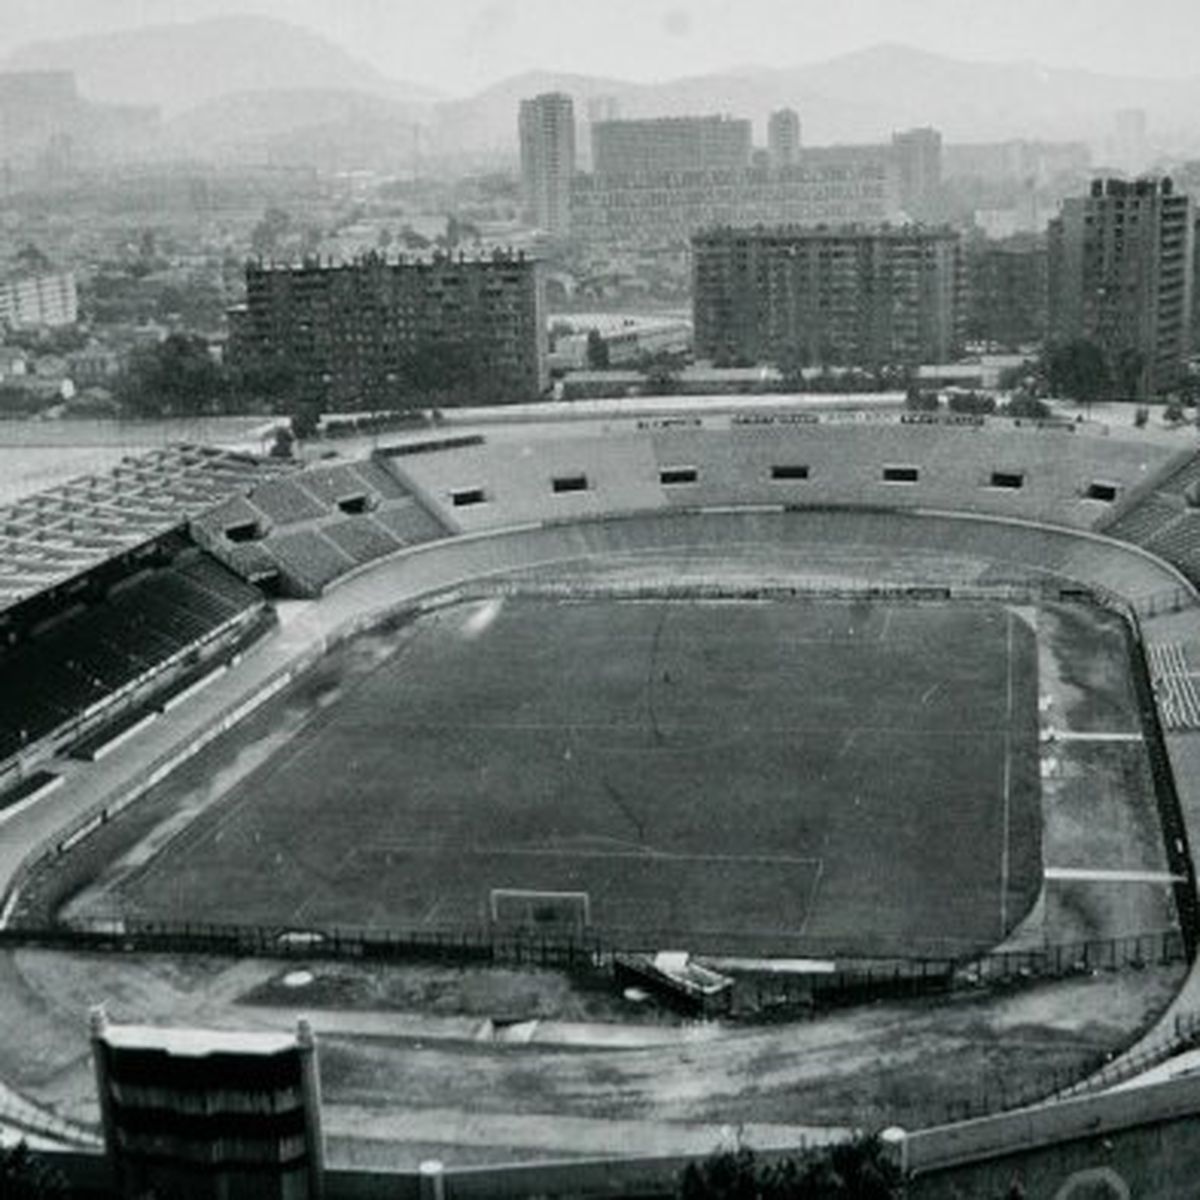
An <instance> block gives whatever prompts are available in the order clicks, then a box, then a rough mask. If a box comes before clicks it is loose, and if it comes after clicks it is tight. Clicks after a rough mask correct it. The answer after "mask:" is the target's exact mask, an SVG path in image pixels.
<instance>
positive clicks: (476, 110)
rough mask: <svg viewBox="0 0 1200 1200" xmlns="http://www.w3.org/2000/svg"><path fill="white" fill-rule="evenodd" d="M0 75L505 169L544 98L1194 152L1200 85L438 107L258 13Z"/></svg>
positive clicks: (860, 89) (1063, 84)
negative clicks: (359, 131) (1110, 137)
mask: <svg viewBox="0 0 1200 1200" xmlns="http://www.w3.org/2000/svg"><path fill="white" fill-rule="evenodd" d="M0 68H4V69H10V70H12V69H37V68H66V69H70V70H73V71H74V72H75V73H76V76H77V79H78V82H79V88H80V91H81V93H82V94H83V95H84V96H86V97H88V98H89V99H93V100H99V101H109V102H112V101H117V102H134V103H148V104H156V105H158V106H160V107H161V109H162V110H163V112H164V114H165V116H166V117H167V118H168V131H169V132H170V131H171V130H172V129H173V131H174V133H175V135H176V136H177V137H179V138H182V139H185V140H193V141H194V143H195V144H196V146H198V147H200V148H206V147H216V146H222V147H228V146H230V145H232V144H233V143H236V142H238V141H239V139H240V140H241V141H242V142H249V143H255V144H258V143H261V142H262V141H263V140H264V139H274V138H292V139H295V138H297V137H299V136H301V135H303V134H304V132H305V131H306V130H309V129H320V130H324V131H326V133H327V135H328V136H329V137H330V138H335V137H337V136H339V135H338V134H337V133H336V132H335V131H338V130H346V129H348V128H350V127H352V126H353V125H354V124H355V123H356V122H365V125H366V126H369V129H370V130H372V131H374V132H373V133H371V134H370V136H372V137H376V136H377V137H385V136H386V129H387V126H388V124H389V122H396V123H397V125H398V126H402V125H404V124H406V123H411V122H414V121H420V123H422V124H423V125H425V126H427V127H428V129H429V138H428V143H427V145H428V148H429V149H430V150H432V151H433V152H434V153H439V152H440V153H457V154H491V155H507V156H511V155H512V154H513V153H515V150H516V108H517V103H518V101H519V100H520V99H521V98H522V97H524V96H530V95H534V94H536V93H538V92H542V91H555V90H557V91H565V92H567V93H568V94H570V95H572V96H574V97H575V98H576V100H577V101H578V116H579V117H580V118H581V119H582V118H583V117H584V115H585V112H586V100H587V99H588V98H589V97H592V96H600V95H606V96H613V97H615V98H616V99H617V102H618V104H619V106H620V111H621V113H622V115H624V116H631V117H632V116H660V115H661V116H665V115H674V114H682V113H712V112H728V113H733V114H736V115H739V116H746V117H750V118H752V119H753V120H754V121H755V122H756V123H757V126H758V132H759V137H760V138H761V136H762V129H763V123H764V122H765V119H766V116H767V114H768V113H769V112H770V111H771V110H772V109H775V108H780V107H783V106H790V107H793V108H795V109H797V111H798V112H799V113H800V118H801V122H802V126H803V138H804V141H805V142H807V143H808V144H821V143H826V142H834V141H867V140H880V139H883V138H886V137H887V136H888V135H889V134H890V133H891V131H892V130H894V129H900V128H906V127H909V126H913V125H925V124H929V125H934V126H936V127H937V128H939V129H940V130H941V131H942V133H943V135H944V136H945V137H946V138H947V140H949V141H958V142H962V141H990V140H1002V139H1008V138H1016V137H1028V138H1064V139H1091V140H1096V139H1099V138H1102V137H1103V136H1105V135H1106V134H1107V133H1108V132H1109V131H1110V130H1111V128H1112V119H1113V114H1114V113H1115V111H1116V110H1117V109H1120V108H1127V107H1137V108H1144V109H1145V110H1146V111H1147V113H1148V115H1149V117H1150V123H1151V129H1152V131H1153V133H1154V135H1155V136H1156V137H1161V138H1162V139H1164V140H1167V141H1171V140H1174V141H1176V142H1177V143H1180V144H1190V143H1191V140H1192V139H1193V138H1194V137H1195V135H1194V132H1193V131H1192V129H1191V128H1190V126H1189V122H1190V121H1191V119H1192V114H1193V113H1195V111H1197V109H1198V108H1200V76H1197V77H1192V78H1187V79H1178V80H1161V79H1157V80H1147V79H1135V78H1123V77H1118V76H1107V75H1099V74H1095V73H1091V72H1087V71H1081V70H1075V69H1069V68H1049V67H1042V66H1039V65H1037V64H1036V63H1031V62H1009V63H990V62H968V61H964V60H960V59H954V58H947V57H945V56H942V55H937V54H932V53H928V52H926V51H921V50H916V49H913V48H912V47H908V46H903V45H894V44H885V45H877V46H872V47H868V48H866V49H863V50H859V51H855V52H853V53H849V54H844V55H840V56H838V57H836V58H831V59H828V60H825V61H822V62H816V63H809V64H806V65H802V66H797V67H789V68H766V67H753V66H749V67H738V68H735V69H731V70H728V71H722V72H718V73H713V74H708V75H701V76H694V77H685V78H678V79H671V80H667V81H663V82H659V83H650V84H643V83H632V82H629V81H624V80H619V79H611V78H608V79H606V78H600V77H593V76H586V75H572V74H566V73H560V72H554V71H534V72H527V73H525V74H521V75H515V76H512V77H510V78H507V79H504V80H501V81H500V82H498V83H496V84H494V85H493V86H491V87H488V88H486V89H484V90H483V91H481V92H479V93H478V94H476V95H474V96H470V97H464V98H448V97H445V96H442V95H439V94H438V93H436V92H434V91H432V90H430V89H428V88H424V87H420V86H419V85H415V84H411V83H405V82H402V81H399V80H395V79H392V78H390V77H389V76H388V75H386V74H385V73H384V72H382V71H380V70H379V69H377V68H376V67H374V66H372V65H371V64H369V63H367V62H365V61H363V60H361V59H359V58H356V57H354V56H353V55H351V54H348V53H347V52H346V51H345V50H344V49H342V48H341V47H340V46H338V45H337V44H335V43H334V42H332V41H330V40H329V39H327V38H325V37H323V36H320V35H318V34H316V33H313V32H311V31H310V30H307V29H304V28H301V27H299V26H296V25H292V24H289V23H287V22H283V21H278V20H273V19H270V18H266V17H258V16H231V17H218V18H212V19H209V20H202V21H195V22H189V23H184V24H177V25H155V26H147V27H144V28H140V29H132V30H127V31H123V32H119V33H109V34H98V35H89V36H86V37H74V38H66V39H61V40H56V41H42V42H35V43H30V44H28V45H25V46H22V47H20V48H18V49H17V50H15V51H14V52H13V53H12V54H11V55H9V57H8V58H7V59H6V60H4V61H3V62H0ZM368 132H369V131H368V130H367V129H364V130H363V144H364V145H366V144H367V140H368V139H367V133H368ZM402 136H403V135H402Z"/></svg>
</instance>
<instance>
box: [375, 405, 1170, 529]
mask: <svg viewBox="0 0 1200 1200" xmlns="http://www.w3.org/2000/svg"><path fill="white" fill-rule="evenodd" d="M1171 458H1172V452H1171V451H1170V449H1169V448H1164V447H1162V446H1159V445H1156V444H1153V443H1150V442H1148V441H1146V442H1143V441H1136V440H1130V439H1122V438H1106V437H1099V436H1096V435H1094V434H1089V433H1075V432H1072V431H1070V430H1069V429H1064V430H1040V431H1023V432H1014V431H1012V430H1009V429H993V428H991V427H990V426H982V427H976V426H969V427H959V426H951V427H946V426H940V425H939V426H925V425H905V424H897V423H890V422H862V423H854V422H829V423H807V424H787V425H779V424H774V425H769V426H757V425H752V424H747V425H737V426H734V427H732V428H721V427H716V426H714V427H712V428H708V427H703V426H701V427H696V425H694V424H693V425H690V426H680V427H669V428H657V427H656V428H653V429H648V430H636V431H635V430H632V429H627V430H625V431H622V432H613V431H605V432H604V433H602V434H597V433H596V432H595V431H594V430H592V431H590V432H588V431H583V432H579V431H574V430H566V431H564V433H562V434H559V433H557V432H556V433H555V434H554V435H553V436H547V435H546V434H545V433H544V432H543V433H540V434H532V435H531V436H529V437H528V438H518V437H505V438H503V439H499V438H497V439H493V440H491V441H489V442H488V443H486V444H482V445H474V446H468V447H462V448H451V449H448V450H445V451H443V452H441V453H439V454H428V455H412V456H406V457H404V458H400V459H396V460H394V461H393V463H392V466H393V469H395V470H396V471H397V472H398V473H399V474H400V475H401V477H402V478H404V480H405V481H406V482H407V483H408V484H409V485H410V487H412V489H413V490H414V491H416V492H417V493H418V494H420V495H421V496H422V497H423V498H424V499H426V500H427V501H428V502H429V503H430V504H431V505H433V506H434V507H435V508H436V510H437V515H438V516H439V517H440V518H441V519H442V520H443V521H444V522H445V523H447V524H448V525H450V526H451V527H453V528H456V529H462V530H482V529H495V528H502V527H505V526H509V525H519V524H524V523H530V522H540V521H546V520H554V519H559V518H561V519H578V518H581V517H595V516H603V515H610V514H620V513H629V512H645V511H650V510H654V509H662V508H665V507H681V508H696V507H723V506H726V505H779V504H785V505H790V504H796V505H826V504H837V505H856V506H863V505H866V506H879V507H888V508H913V507H925V508H944V509H946V510H950V511H958V512H963V511H966V512H977V513H980V514H988V515H991V514H1000V515H1005V516H1013V517H1021V518H1025V519H1031V520H1040V521H1048V522H1052V523H1054V524H1059V525H1068V526H1071V527H1075V528H1085V529H1086V528H1092V527H1094V526H1096V525H1097V524H1098V523H1099V522H1100V521H1101V520H1102V519H1103V518H1104V517H1105V516H1106V515H1107V514H1109V513H1110V511H1111V508H1112V505H1113V504H1114V503H1117V502H1119V501H1120V499H1121V497H1122V496H1124V495H1125V494H1126V493H1127V492H1128V491H1130V490H1131V489H1133V488H1135V487H1137V486H1141V485H1143V484H1144V482H1145V481H1146V480H1147V479H1148V478H1152V477H1153V476H1154V474H1155V473H1156V472H1159V471H1162V470H1165V469H1167V468H1168V466H1169V463H1170V461H1171Z"/></svg>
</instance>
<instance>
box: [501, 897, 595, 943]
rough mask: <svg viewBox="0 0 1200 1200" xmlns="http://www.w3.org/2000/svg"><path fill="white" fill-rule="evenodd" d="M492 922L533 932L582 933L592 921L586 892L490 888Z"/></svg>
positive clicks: (589, 899) (589, 902)
mask: <svg viewBox="0 0 1200 1200" xmlns="http://www.w3.org/2000/svg"><path fill="white" fill-rule="evenodd" d="M489 898H490V902H491V916H492V924H493V925H497V926H501V927H503V928H505V929H521V930H525V931H535V932H537V933H542V934H547V933H569V934H582V933H583V932H584V931H585V930H586V929H587V928H588V927H589V926H590V925H591V923H592V906H591V898H590V896H589V894H588V893H587V892H546V891H538V890H536V889H533V888H492V889H491V892H490V897H489Z"/></svg>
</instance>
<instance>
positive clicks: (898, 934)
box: [116, 597, 1041, 953]
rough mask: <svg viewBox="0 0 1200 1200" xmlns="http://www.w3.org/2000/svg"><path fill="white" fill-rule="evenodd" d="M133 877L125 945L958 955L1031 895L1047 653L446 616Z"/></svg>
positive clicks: (1013, 634)
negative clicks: (315, 931) (594, 942)
mask: <svg viewBox="0 0 1200 1200" xmlns="http://www.w3.org/2000/svg"><path fill="white" fill-rule="evenodd" d="M393 636H394V639H395V650H394V653H392V654H390V655H389V656H388V657H386V658H385V659H384V660H383V661H382V662H381V664H380V665H378V666H377V667H375V669H373V670H372V671H370V672H369V673H367V674H365V675H363V676H362V677H360V678H357V679H355V680H354V681H353V682H352V683H347V684H346V686H344V687H343V688H342V689H341V691H340V692H339V694H338V695H337V697H336V699H337V702H336V703H331V704H326V705H324V706H322V707H320V709H319V710H318V711H317V712H316V713H315V715H314V716H313V718H312V720H311V721H310V722H309V723H308V724H307V725H306V726H305V727H304V728H303V729H302V731H301V732H300V733H299V734H298V735H297V736H295V737H294V738H292V739H291V741H290V742H288V744H287V745H286V746H285V748H284V749H282V750H281V751H279V752H278V753H276V754H275V755H274V756H273V757H271V758H270V759H269V760H268V761H267V762H266V764H265V765H264V766H262V767H261V768H259V769H258V770H257V771H256V772H254V773H253V774H252V775H250V776H249V777H248V778H247V779H246V780H244V781H243V782H242V783H241V784H240V785H239V786H238V787H237V788H236V789H235V790H234V791H233V793H232V794H231V795H230V796H229V797H227V798H226V799H225V800H224V801H222V802H221V803H220V804H218V805H217V806H216V807H214V808H212V809H210V810H209V811H207V812H205V813H204V814H203V815H201V816H200V817H199V818H197V819H196V820H195V821H193V822H192V823H191V824H190V825H189V826H187V827H186V828H185V829H184V831H183V832H182V833H180V834H179V835H177V836H176V837H174V838H173V839H172V840H171V841H170V842H169V843H168V844H167V845H166V846H165V847H164V848H163V850H162V851H161V852H159V853H158V854H157V855H155V856H154V857H152V858H151V859H150V860H149V861H148V862H146V863H145V864H143V865H142V866H140V867H139V868H137V869H136V870H134V871H132V872H130V873H129V874H128V875H127V876H126V877H125V878H124V879H123V880H122V882H121V883H120V884H119V885H118V895H117V897H116V898H117V899H118V900H119V902H120V905H121V907H122V909H123V910H124V911H125V912H126V913H128V914H130V915H139V916H144V917H155V918H170V919H184V920H215V921H223V920H237V921H246V922H258V923H264V924H278V925H281V926H288V927H296V928H322V927H327V926H331V925H339V924H340V925H371V926H385V927H395V928H408V927H413V926H421V927H428V928H455V927H460V926H471V927H478V926H479V925H480V924H482V923H484V922H485V921H486V920H487V918H488V915H489V910H490V906H489V897H490V895H491V893H492V890H493V889H497V888H514V889H538V890H549V891H573V892H586V893H587V895H588V897H589V902H590V912H591V919H592V922H593V923H594V925H595V926H596V927H597V928H598V929H599V930H601V931H615V930H616V931H624V936H623V940H624V941H626V942H627V943H636V944H638V945H643V946H646V947H649V948H654V947H668V946H669V947H678V948H689V949H696V950H699V949H705V950H708V951H710V952H713V951H720V950H727V951H763V952H771V953H798V952H803V951H813V952H816V951H822V952H824V951H834V950H838V951H841V952H844V953H856V952H857V953H869V952H885V953H891V952H899V951H905V950H907V951H912V950H917V951H924V952H928V953H937V952H945V951H947V950H951V949H953V950H955V951H966V950H969V949H971V948H973V947H983V946H987V945H990V944H992V943H994V942H996V941H998V940H999V939H1000V938H1001V936H1002V934H1003V933H1004V932H1005V929H1006V928H1007V927H1009V926H1011V925H1012V924H1014V923H1015V922H1016V921H1017V920H1018V919H1019V918H1020V917H1021V916H1022V915H1023V913H1024V911H1025V910H1026V908H1027V907H1028V906H1029V904H1030V903H1031V902H1032V900H1033V898H1034V896H1035V895H1036V893H1037V890H1038V887H1039V884H1040V879H1041V868H1040V807H1039V783H1038V747H1037V644H1036V638H1035V635H1034V633H1033V631H1032V629H1031V628H1030V627H1029V626H1028V625H1027V624H1026V622H1025V621H1024V620H1022V618H1021V617H1020V616H1019V615H1017V614H1015V613H1013V612H1010V611H1009V610H1008V609H1006V608H1005V607H1003V606H1001V605H999V604H948V603H947V604H936V603H930V604H904V603H891V602H888V603H878V604H876V603H867V602H855V603H849V602H847V603H841V602H821V603H816V602H804V601H788V602H785V601H771V602H730V603H706V602H686V601H678V600H658V601H651V602H639V603H634V602H616V601H606V600H601V599H597V600H585V601H578V602H564V601H556V600H548V599H534V598H529V597H527V598H520V599H509V600H506V601H499V600H490V601H483V602H474V603H470V604H461V605H458V606H455V607H452V608H448V609H443V610H441V611H440V612H438V613H436V614H430V615H427V616H425V617H422V618H421V619H419V620H418V621H416V622H414V623H413V624H411V625H409V626H407V627H405V628H403V629H401V630H399V631H398V632H396V633H395V634H394V635H393Z"/></svg>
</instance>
